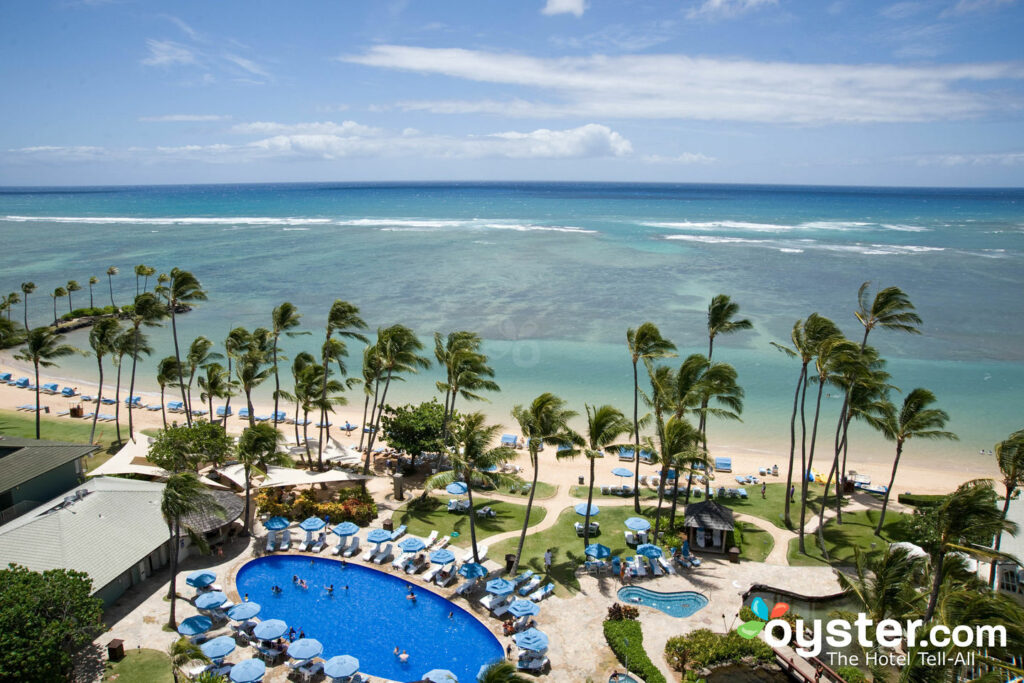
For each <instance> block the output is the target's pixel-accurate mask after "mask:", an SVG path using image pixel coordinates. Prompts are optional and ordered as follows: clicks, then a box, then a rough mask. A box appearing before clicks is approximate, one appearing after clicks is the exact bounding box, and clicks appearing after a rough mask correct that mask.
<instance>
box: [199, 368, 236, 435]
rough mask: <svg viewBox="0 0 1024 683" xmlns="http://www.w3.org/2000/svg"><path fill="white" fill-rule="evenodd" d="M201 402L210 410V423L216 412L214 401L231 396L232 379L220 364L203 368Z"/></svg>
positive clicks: (200, 380)
mask: <svg viewBox="0 0 1024 683" xmlns="http://www.w3.org/2000/svg"><path fill="white" fill-rule="evenodd" d="M198 382H199V389H200V392H201V393H200V394H199V400H200V401H206V402H207V405H208V406H209V409H210V421H211V422H212V421H213V417H214V415H215V414H216V412H215V411H214V409H213V399H215V398H217V399H220V398H225V397H227V396H230V395H231V386H232V382H231V377H230V376H229V375H228V371H227V370H225V369H224V366H223V365H221V364H220V363H207V364H206V365H204V366H203V374H202V375H199V380H198Z"/></svg>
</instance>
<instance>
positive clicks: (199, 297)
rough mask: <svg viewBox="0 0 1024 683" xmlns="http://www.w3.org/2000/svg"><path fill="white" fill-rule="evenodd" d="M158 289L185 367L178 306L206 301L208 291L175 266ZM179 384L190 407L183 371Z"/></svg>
mask: <svg viewBox="0 0 1024 683" xmlns="http://www.w3.org/2000/svg"><path fill="white" fill-rule="evenodd" d="M107 273H108V274H109V273H110V271H107ZM115 274H116V269H115ZM163 279H165V278H164V276H163V275H161V276H160V278H159V280H163ZM159 280H158V282H159ZM157 289H158V290H159V291H158V294H162V295H163V296H164V297H165V298H166V299H167V308H168V309H170V311H171V332H172V334H173V336H174V357H175V358H177V359H178V367H179V368H182V369H183V366H182V365H181V351H180V349H179V348H178V323H177V316H176V314H177V312H178V307H179V306H180V305H183V304H184V305H195V304H196V302H198V301H206V292H205V291H203V288H202V285H200V284H199V280H197V279H196V276H195V275H193V274H192V273H190V272H188V271H187V270H181V269H180V268H174V269H173V270H171V274H170V276H168V277H167V278H166V283H162V284H160V285H159V286H158V287H157ZM111 302H113V295H111ZM178 386H179V387H180V388H181V401H182V403H184V404H185V406H186V408H188V407H189V401H188V397H187V396H186V395H185V377H184V373H183V372H182V373H180V374H179V376H178ZM185 420H186V422H187V423H188V425H189V426H190V427H191V426H192V411H191V410H186V412H185Z"/></svg>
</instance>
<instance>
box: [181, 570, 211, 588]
mask: <svg viewBox="0 0 1024 683" xmlns="http://www.w3.org/2000/svg"><path fill="white" fill-rule="evenodd" d="M216 580H217V575H216V574H214V573H213V572H211V571H210V570H209V569H197V570H196V571H194V572H192V573H191V574H189V575H188V576H187V577H185V583H187V584H188V585H190V586H195V587H196V588H206V587H207V586H209V585H210V584H211V583H213V582H214V581H216Z"/></svg>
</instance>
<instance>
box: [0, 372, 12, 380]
mask: <svg viewBox="0 0 1024 683" xmlns="http://www.w3.org/2000/svg"><path fill="white" fill-rule="evenodd" d="M10 381H11V373H9V372H4V373H0V382H10Z"/></svg>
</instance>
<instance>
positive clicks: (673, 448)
mask: <svg viewBox="0 0 1024 683" xmlns="http://www.w3.org/2000/svg"><path fill="white" fill-rule="evenodd" d="M701 438H702V435H701V432H700V430H698V429H697V428H696V427H694V426H693V425H692V424H690V423H689V422H688V421H687V420H686V419H685V418H681V417H675V416H672V417H670V418H669V419H668V422H665V423H664V426H663V427H662V434H661V438H660V439H659V441H660V444H661V449H660V450H661V452H660V453H659V457H660V459H661V462H662V468H661V479H660V483H659V484H658V513H657V517H656V518H655V522H654V537H655V538H658V532H659V531H660V528H661V503H662V500H663V498H664V495H665V481H666V478H667V477H666V475H667V474H668V468H669V467H671V466H673V465H674V466H676V467H677V471H678V466H679V465H680V464H682V463H691V462H694V461H700V459H701V456H702V454H703V453H704V452H706V451H702V449H701V448H700V442H701ZM705 457H706V456H705ZM676 481H678V479H677V480H676ZM674 509H675V492H673V510H674ZM670 524H675V516H674V515H673V517H672V518H671V521H670Z"/></svg>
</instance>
